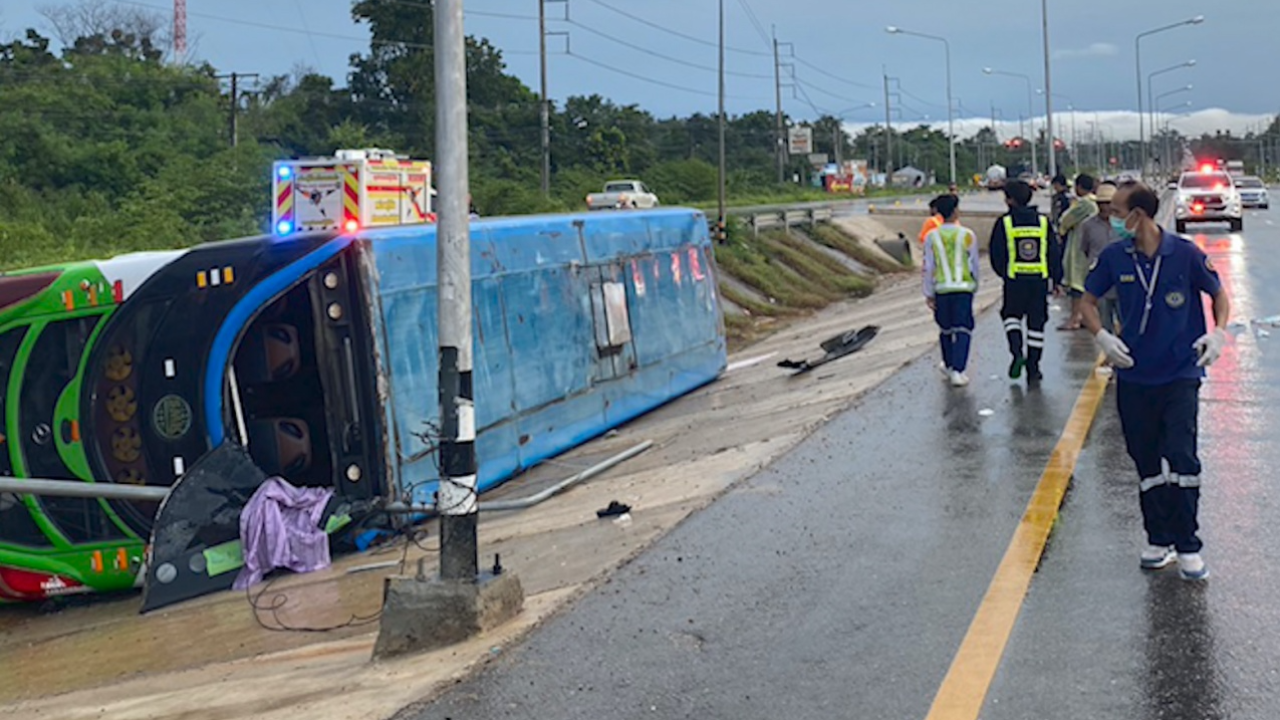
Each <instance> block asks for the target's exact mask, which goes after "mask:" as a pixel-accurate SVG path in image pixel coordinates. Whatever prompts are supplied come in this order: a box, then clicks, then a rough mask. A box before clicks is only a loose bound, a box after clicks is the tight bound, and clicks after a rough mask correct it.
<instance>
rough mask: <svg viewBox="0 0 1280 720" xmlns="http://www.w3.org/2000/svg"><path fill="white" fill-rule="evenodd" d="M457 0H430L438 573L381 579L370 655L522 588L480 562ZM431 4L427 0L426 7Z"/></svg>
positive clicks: (465, 618) (498, 610)
mask: <svg viewBox="0 0 1280 720" xmlns="http://www.w3.org/2000/svg"><path fill="white" fill-rule="evenodd" d="M462 1H463V0H435V3H434V15H435V17H434V20H435V83H436V98H435V100H436V153H437V164H436V167H437V168H438V169H439V175H438V177H439V180H440V183H439V186H438V188H437V191H438V193H439V195H438V203H439V206H438V207H439V218H440V219H439V223H438V224H437V226H436V228H437V229H436V266H437V268H438V270H437V272H438V277H437V283H436V297H437V301H438V315H437V322H438V333H439V335H438V337H439V356H438V359H439V363H440V367H439V375H438V380H439V384H438V387H439V395H438V400H439V411H440V439H439V459H440V488H439V491H438V500H437V502H436V507H437V508H438V511H439V513H440V576H439V578H438V580H437V581H436V582H429V581H428V579H427V578H426V576H425V574H424V573H423V571H422V567H421V565H419V570H418V574H417V576H393V577H389V578H387V585H386V594H385V598H384V600H383V608H382V618H381V625H380V627H379V632H378V641H377V644H376V645H375V646H374V656H375V657H386V656H392V655H399V654H403V653H407V652H414V651H424V650H429V649H433V648H437V647H441V646H444V645H448V644H452V643H455V642H459V641H461V640H464V639H466V638H468V637H470V636H472V635H475V634H477V633H480V632H483V631H485V630H487V629H490V628H492V627H493V626H495V625H497V624H500V623H502V622H505V621H506V620H507V619H509V618H511V617H512V616H514V615H515V614H516V613H517V612H519V610H520V607H521V605H522V604H523V602H524V592H523V590H522V588H521V587H520V582H519V580H517V579H516V578H515V576H514V575H511V574H509V573H507V574H503V573H502V570H501V566H500V565H499V564H498V562H497V561H496V559H495V562H494V569H493V573H492V574H486V575H484V576H482V575H481V574H480V571H479V562H478V557H477V540H476V519H477V514H478V511H479V507H478V505H479V504H478V502H477V498H476V493H477V490H476V471H477V463H476V452H475V439H476V420H475V397H474V394H473V387H474V386H473V383H472V378H471V371H472V333H471V238H470V216H469V214H468V203H467V195H468V184H469V178H468V168H467V60H466V45H465V37H466V36H465V34H464V31H463V24H462ZM429 7H430V6H429Z"/></svg>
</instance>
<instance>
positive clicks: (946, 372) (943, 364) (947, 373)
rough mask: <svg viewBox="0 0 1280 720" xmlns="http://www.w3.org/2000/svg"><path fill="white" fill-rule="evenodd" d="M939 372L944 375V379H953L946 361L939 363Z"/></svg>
mask: <svg viewBox="0 0 1280 720" xmlns="http://www.w3.org/2000/svg"><path fill="white" fill-rule="evenodd" d="M938 372H940V373H942V374H943V376H944V377H951V368H949V367H947V361H946V360H939V361H938Z"/></svg>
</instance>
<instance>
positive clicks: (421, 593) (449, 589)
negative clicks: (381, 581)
mask: <svg viewBox="0 0 1280 720" xmlns="http://www.w3.org/2000/svg"><path fill="white" fill-rule="evenodd" d="M523 605H524V588H522V587H521V586H520V580H519V578H517V577H516V576H515V575H514V574H511V573H503V574H501V575H493V574H491V573H482V574H481V575H480V576H479V578H478V579H477V580H476V581H474V582H471V581H460V580H441V579H440V578H430V579H423V580H420V579H418V578H416V577H412V576H403V575H395V576H391V577H388V578H387V580H386V586H385V588H384V595H383V602H382V619H381V622H380V623H379V628H378V642H377V644H375V645H374V648H373V657H374V659H382V658H389V657H395V656H397V655H405V654H408V653H417V652H426V651H429V650H436V649H438V648H442V647H446V646H448V645H453V644H454V643H458V642H462V641H463V640H466V639H468V638H470V637H473V636H475V635H478V634H480V633H482V632H485V631H487V630H491V629H493V628H495V627H497V626H499V625H501V624H502V623H504V622H506V621H508V620H510V619H511V618H513V617H515V616H516V614H517V613H519V612H520V609H521V607H522V606H523Z"/></svg>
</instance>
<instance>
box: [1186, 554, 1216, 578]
mask: <svg viewBox="0 0 1280 720" xmlns="http://www.w3.org/2000/svg"><path fill="white" fill-rule="evenodd" d="M1178 574H1179V575H1181V576H1182V579H1183V580H1204V579H1205V578H1207V577H1209V568H1208V567H1207V566H1206V565H1205V564H1204V558H1202V557H1200V553H1178Z"/></svg>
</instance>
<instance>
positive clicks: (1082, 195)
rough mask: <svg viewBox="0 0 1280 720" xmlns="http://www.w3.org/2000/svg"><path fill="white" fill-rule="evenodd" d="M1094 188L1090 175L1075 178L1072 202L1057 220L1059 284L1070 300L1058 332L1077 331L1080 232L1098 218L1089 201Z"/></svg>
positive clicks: (1082, 267)
mask: <svg viewBox="0 0 1280 720" xmlns="http://www.w3.org/2000/svg"><path fill="white" fill-rule="evenodd" d="M1095 189H1096V184H1095V182H1094V179H1093V176H1092V175H1084V174H1081V175H1079V176H1078V177H1076V199H1075V202H1073V203H1072V204H1071V207H1070V208H1068V209H1067V211H1066V212H1064V213H1063V214H1062V215H1061V216H1060V217H1059V218H1058V237H1060V238H1062V243H1063V245H1062V248H1063V251H1062V284H1063V285H1064V286H1066V290H1067V295H1068V296H1069V297H1070V298H1071V317H1070V319H1068V320H1067V321H1066V322H1065V323H1063V324H1062V325H1059V326H1058V329H1059V330H1079V329H1080V298H1081V297H1083V296H1084V278H1085V276H1086V275H1087V274H1088V272H1089V265H1088V264H1087V262H1086V260H1085V254H1084V241H1083V239H1082V238H1081V237H1080V229H1081V227H1082V226H1083V225H1084V223H1085V221H1086V220H1088V219H1089V218H1091V217H1096V216H1097V215H1098V203H1097V202H1096V201H1095V200H1094V198H1093V192H1094V190H1095Z"/></svg>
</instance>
